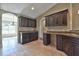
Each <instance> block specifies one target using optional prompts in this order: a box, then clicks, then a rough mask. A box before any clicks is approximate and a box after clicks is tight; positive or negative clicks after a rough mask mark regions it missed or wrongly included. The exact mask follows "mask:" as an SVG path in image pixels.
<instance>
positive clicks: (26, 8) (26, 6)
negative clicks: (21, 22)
mask: <svg viewBox="0 0 79 59" xmlns="http://www.w3.org/2000/svg"><path fill="white" fill-rule="evenodd" d="M54 5H55V3H1V4H0V7H1V9H3V10H6V11H9V12H13V13H16V14H20V15H23V16H26V17H31V18H37V17H38V16H40V15H41V14H43V13H44V12H46V11H47V10H48V9H50V8H51V7H53V6H54ZM32 7H33V8H34V10H32Z"/></svg>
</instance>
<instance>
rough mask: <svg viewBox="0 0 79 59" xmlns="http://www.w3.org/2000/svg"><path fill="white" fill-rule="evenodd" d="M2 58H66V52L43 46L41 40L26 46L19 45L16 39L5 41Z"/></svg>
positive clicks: (1, 51)
mask: <svg viewBox="0 0 79 59" xmlns="http://www.w3.org/2000/svg"><path fill="white" fill-rule="evenodd" d="M0 55H2V56H66V54H65V53H64V52H61V51H59V50H56V49H55V48H54V47H50V46H45V45H43V43H42V41H41V40H37V41H33V42H30V43H27V44H24V45H21V44H18V43H17V41H16V38H10V39H4V40H3V48H2V50H0Z"/></svg>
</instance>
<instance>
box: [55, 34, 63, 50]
mask: <svg viewBox="0 0 79 59" xmlns="http://www.w3.org/2000/svg"><path fill="white" fill-rule="evenodd" d="M56 37H57V40H56V43H57V44H56V45H57V46H56V47H57V49H58V50H63V45H62V44H63V42H62V41H63V40H62V36H60V35H57V36H56Z"/></svg>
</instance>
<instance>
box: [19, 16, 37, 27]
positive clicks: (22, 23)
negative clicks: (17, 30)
mask: <svg viewBox="0 0 79 59" xmlns="http://www.w3.org/2000/svg"><path fill="white" fill-rule="evenodd" d="M19 27H36V20H35V19H30V18H26V17H22V16H20V17H19Z"/></svg>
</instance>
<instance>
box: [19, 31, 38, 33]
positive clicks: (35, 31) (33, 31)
mask: <svg viewBox="0 0 79 59" xmlns="http://www.w3.org/2000/svg"><path fill="white" fill-rule="evenodd" d="M19 32H20V33H32V32H37V31H19Z"/></svg>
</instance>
